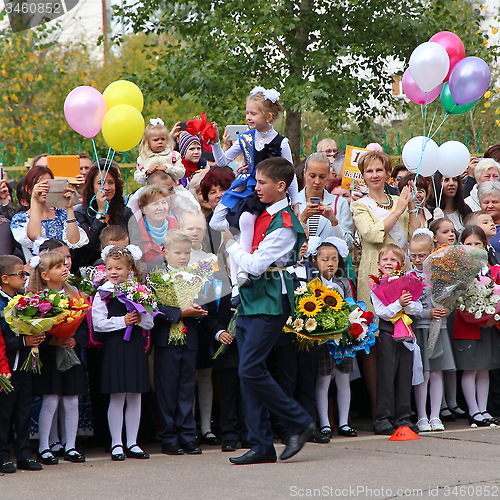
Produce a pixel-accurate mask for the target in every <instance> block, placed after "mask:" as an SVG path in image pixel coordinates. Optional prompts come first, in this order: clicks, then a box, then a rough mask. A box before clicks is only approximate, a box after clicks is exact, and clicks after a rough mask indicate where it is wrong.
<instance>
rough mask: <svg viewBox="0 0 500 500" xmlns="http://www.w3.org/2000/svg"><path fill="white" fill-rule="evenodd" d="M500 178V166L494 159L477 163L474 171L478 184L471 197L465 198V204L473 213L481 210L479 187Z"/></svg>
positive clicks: (486, 159)
mask: <svg viewBox="0 0 500 500" xmlns="http://www.w3.org/2000/svg"><path fill="white" fill-rule="evenodd" d="M499 177H500V164H499V163H497V162H496V161H495V160H494V159H493V158H485V159H484V160H481V161H480V162H478V163H477V165H476V168H475V169H474V178H475V179H476V182H477V184H475V185H474V187H473V188H472V189H471V192H470V195H469V196H467V198H465V200H464V201H465V204H466V205H468V206H469V207H470V209H471V210H472V211H473V212H477V211H478V210H481V203H480V202H479V197H478V190H479V186H481V184H483V183H484V182H488V181H496V180H498V178H499Z"/></svg>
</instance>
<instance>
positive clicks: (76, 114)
mask: <svg viewBox="0 0 500 500" xmlns="http://www.w3.org/2000/svg"><path fill="white" fill-rule="evenodd" d="M107 110H108V106H107V104H106V101H105V100H104V97H103V96H102V94H101V93H100V92H99V91H98V90H96V89H94V88H93V87H88V86H86V85H84V86H82V87H76V88H75V89H73V90H72V91H71V92H70V93H69V94H68V96H67V97H66V100H65V101H64V116H65V117H66V121H67V122H68V124H69V126H70V127H71V128H72V129H73V130H74V131H75V132H78V133H79V134H80V135H83V136H84V137H87V138H88V139H91V138H93V137H95V136H96V135H97V134H98V133H99V131H100V130H101V127H102V120H103V118H104V115H105V114H106V112H107Z"/></svg>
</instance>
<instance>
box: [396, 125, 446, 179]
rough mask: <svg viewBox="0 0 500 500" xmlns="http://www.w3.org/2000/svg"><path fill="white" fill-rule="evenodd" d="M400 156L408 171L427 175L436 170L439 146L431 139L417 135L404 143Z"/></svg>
mask: <svg viewBox="0 0 500 500" xmlns="http://www.w3.org/2000/svg"><path fill="white" fill-rule="evenodd" d="M402 157H403V163H404V164H405V165H406V168H407V169H408V170H409V171H410V172H412V173H414V174H416V173H418V174H419V175H423V176H424V177H428V176H430V175H432V174H434V172H435V171H436V170H437V166H438V161H439V147H438V145H437V144H436V143H435V142H434V141H433V140H432V139H429V138H428V137H424V136H423V135H419V136H418V137H413V138H411V139H410V140H409V141H408V142H407V143H406V144H405V145H404V148H403V154H402Z"/></svg>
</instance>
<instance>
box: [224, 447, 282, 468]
mask: <svg viewBox="0 0 500 500" xmlns="http://www.w3.org/2000/svg"><path fill="white" fill-rule="evenodd" d="M229 461H230V462H231V463H232V464H234V465H250V464H273V463H274V462H276V455H262V454H261V453H255V451H253V450H249V451H247V452H246V453H245V454H244V455H241V456H240V457H231V458H230V459H229Z"/></svg>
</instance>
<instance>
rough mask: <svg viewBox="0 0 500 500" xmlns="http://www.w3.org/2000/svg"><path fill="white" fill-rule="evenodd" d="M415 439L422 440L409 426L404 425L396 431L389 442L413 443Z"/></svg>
mask: <svg viewBox="0 0 500 500" xmlns="http://www.w3.org/2000/svg"><path fill="white" fill-rule="evenodd" d="M414 439H420V437H419V435H418V434H417V433H416V432H413V431H412V430H411V429H410V428H409V427H408V426H407V425H402V426H401V427H398V428H397V429H396V430H395V432H394V434H393V435H392V436H391V437H390V438H389V441H412V440H414Z"/></svg>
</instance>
